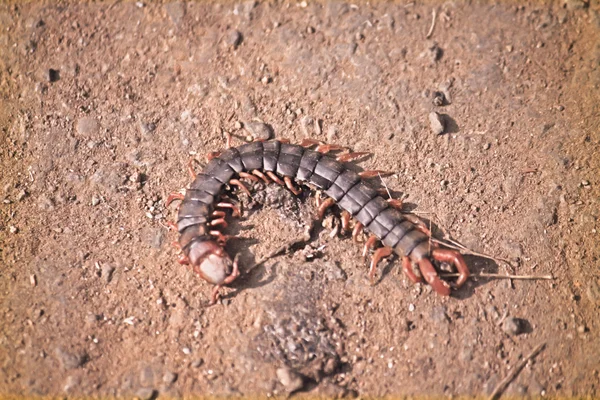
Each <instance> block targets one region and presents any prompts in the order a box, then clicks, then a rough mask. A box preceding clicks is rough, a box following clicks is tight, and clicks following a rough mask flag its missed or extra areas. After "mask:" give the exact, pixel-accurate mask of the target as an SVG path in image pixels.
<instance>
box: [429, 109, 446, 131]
mask: <svg viewBox="0 0 600 400" xmlns="http://www.w3.org/2000/svg"><path fill="white" fill-rule="evenodd" d="M429 126H430V127H431V131H432V132H433V133H434V134H436V135H441V134H442V133H444V129H445V127H446V124H445V121H444V117H442V116H441V115H440V114H438V113H436V112H435V111H433V112H431V113H429Z"/></svg>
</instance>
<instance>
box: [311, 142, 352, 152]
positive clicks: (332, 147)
mask: <svg viewBox="0 0 600 400" xmlns="http://www.w3.org/2000/svg"><path fill="white" fill-rule="evenodd" d="M344 149H346V148H345V147H343V146H338V145H337V144H320V145H318V146H317V148H316V151H318V152H319V153H323V154H327V153H329V152H330V151H336V150H344Z"/></svg>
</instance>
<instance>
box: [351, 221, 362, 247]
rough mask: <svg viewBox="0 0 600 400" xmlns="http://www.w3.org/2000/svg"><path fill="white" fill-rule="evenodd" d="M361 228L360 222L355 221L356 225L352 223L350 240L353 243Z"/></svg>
mask: <svg viewBox="0 0 600 400" xmlns="http://www.w3.org/2000/svg"><path fill="white" fill-rule="evenodd" d="M363 229H364V226H363V224H361V223H360V222H358V223H356V225H354V229H352V241H353V242H354V243H357V242H358V235H360V233H361V232H362V231H363Z"/></svg>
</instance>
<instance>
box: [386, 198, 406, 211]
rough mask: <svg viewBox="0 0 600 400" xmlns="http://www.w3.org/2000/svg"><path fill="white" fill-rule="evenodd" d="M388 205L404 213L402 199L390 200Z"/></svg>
mask: <svg viewBox="0 0 600 400" xmlns="http://www.w3.org/2000/svg"><path fill="white" fill-rule="evenodd" d="M388 204H389V205H390V206H391V207H392V208H395V209H396V210H399V211H402V207H403V204H402V200H400V199H388Z"/></svg>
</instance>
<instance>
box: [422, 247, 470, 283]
mask: <svg viewBox="0 0 600 400" xmlns="http://www.w3.org/2000/svg"><path fill="white" fill-rule="evenodd" d="M431 256H432V257H433V258H434V259H435V260H437V261H442V262H447V263H451V264H453V265H454V266H455V267H456V269H457V270H458V274H459V275H458V278H457V279H456V282H455V283H454V286H455V287H456V288H459V287H461V286H462V285H464V283H465V282H466V281H467V279H468V278H469V275H470V274H471V273H470V272H469V268H468V267H467V263H466V262H465V259H464V258H463V257H462V255H461V254H460V253H459V252H457V251H454V250H449V249H433V251H432V252H431Z"/></svg>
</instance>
